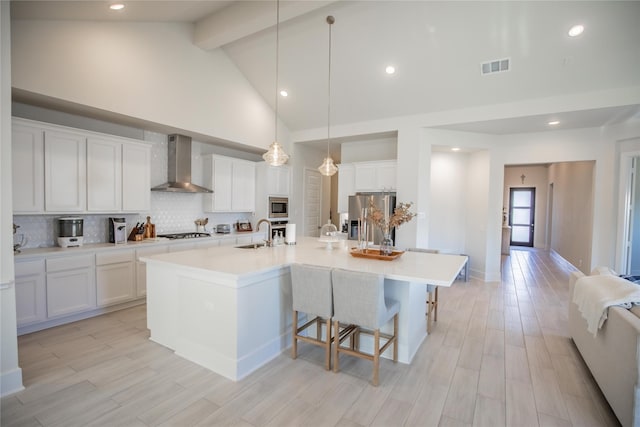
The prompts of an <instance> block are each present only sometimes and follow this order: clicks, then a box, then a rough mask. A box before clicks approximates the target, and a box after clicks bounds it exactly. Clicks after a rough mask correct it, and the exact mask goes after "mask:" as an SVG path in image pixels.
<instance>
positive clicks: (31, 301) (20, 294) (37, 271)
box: [15, 259, 47, 327]
mask: <svg viewBox="0 0 640 427" xmlns="http://www.w3.org/2000/svg"><path fill="white" fill-rule="evenodd" d="M15 275H16V282H15V283H16V318H17V324H18V327H20V326H25V325H30V324H32V323H38V322H43V321H45V320H46V319H47V289H46V286H47V285H46V279H45V269H44V259H38V260H33V261H22V262H20V261H17V262H16V268H15Z"/></svg>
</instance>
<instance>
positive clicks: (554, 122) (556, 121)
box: [547, 120, 560, 126]
mask: <svg viewBox="0 0 640 427" xmlns="http://www.w3.org/2000/svg"><path fill="white" fill-rule="evenodd" d="M547 124H548V125H549V126H555V125H559V124H560V120H551V121H550V122H549V123H547Z"/></svg>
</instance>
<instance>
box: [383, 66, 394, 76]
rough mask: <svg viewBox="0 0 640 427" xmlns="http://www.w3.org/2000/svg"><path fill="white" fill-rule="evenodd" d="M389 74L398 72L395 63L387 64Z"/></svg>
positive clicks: (386, 69) (386, 70)
mask: <svg viewBox="0 0 640 427" xmlns="http://www.w3.org/2000/svg"><path fill="white" fill-rule="evenodd" d="M384 71H385V72H386V73H387V74H393V73H395V72H396V67H394V66H393V65H387V68H385V69H384Z"/></svg>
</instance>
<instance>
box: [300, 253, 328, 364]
mask: <svg viewBox="0 0 640 427" xmlns="http://www.w3.org/2000/svg"><path fill="white" fill-rule="evenodd" d="M291 294H292V297H293V322H292V327H291V329H292V338H293V340H292V341H293V342H292V346H291V358H292V359H295V358H297V357H298V340H301V341H304V342H307V343H310V344H315V345H319V346H321V347H324V349H325V369H326V370H329V369H331V316H332V315H333V294H332V287H331V269H330V268H327V267H318V266H313V265H305V264H293V265H291ZM299 312H302V313H306V314H308V315H312V316H314V318H313V319H311V320H309V321H308V322H306V323H305V324H304V325H302V326H298V313H299ZM313 324H315V325H316V327H317V329H316V337H315V338H314V337H309V336H306V335H300V334H301V333H302V332H303V331H305V330H306V329H307V328H308V327H310V326H312V325H313ZM323 324H324V325H325V329H326V334H325V339H324V340H323V339H322V325H323Z"/></svg>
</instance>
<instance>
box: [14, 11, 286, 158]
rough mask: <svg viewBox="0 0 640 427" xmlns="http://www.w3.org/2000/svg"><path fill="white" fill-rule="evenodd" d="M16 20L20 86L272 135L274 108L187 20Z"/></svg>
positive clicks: (254, 142)
mask: <svg viewBox="0 0 640 427" xmlns="http://www.w3.org/2000/svg"><path fill="white" fill-rule="evenodd" d="M12 25H13V28H12V34H11V40H12V48H13V57H12V67H13V68H12V69H13V81H12V84H13V86H14V87H15V88H18V89H22V90H25V91H29V92H34V93H37V94H41V95H44V96H48V97H53V98H55V99H60V100H63V101H68V102H72V103H76V104H80V105H85V106H88V107H92V108H97V109H99V110H104V111H107V112H114V113H117V114H121V115H124V116H129V117H133V118H135V119H141V120H145V121H149V122H152V123H157V124H161V125H166V126H170V127H173V128H176V129H182V130H187V131H191V132H195V133H199V134H203V135H208V136H212V137H216V138H220V139H223V140H227V141H233V142H237V143H241V144H246V145H249V146H252V147H260V148H265V149H266V148H267V147H268V145H269V144H270V143H271V140H272V139H273V135H274V129H273V123H274V121H273V114H274V112H273V110H272V109H271V108H270V107H269V105H268V104H267V103H266V102H265V101H264V100H263V99H262V98H261V97H260V96H259V95H258V93H257V92H256V91H255V90H254V89H253V87H252V86H251V85H250V84H249V83H248V82H247V80H246V79H245V78H244V76H243V75H242V74H241V73H240V72H239V70H238V69H237V68H236V67H235V65H234V64H233V63H232V62H231V61H230V59H229V58H228V57H227V55H226V54H225V53H224V52H223V51H222V50H221V49H216V50H213V51H210V52H207V51H204V50H202V49H200V48H198V47H196V46H195V45H194V44H193V43H192V33H193V26H192V25H190V24H182V23H142V22H135V23H124V22H80V21H44V20H43V21H25V20H15V21H13V23H12ZM45 70H46V72H45ZM278 134H279V136H280V138H279V139H280V141H279V142H280V143H281V144H283V145H284V146H285V149H286V148H288V146H289V142H288V141H289V137H288V131H287V129H286V128H284V127H283V126H282V125H280V126H279V132H278Z"/></svg>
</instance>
